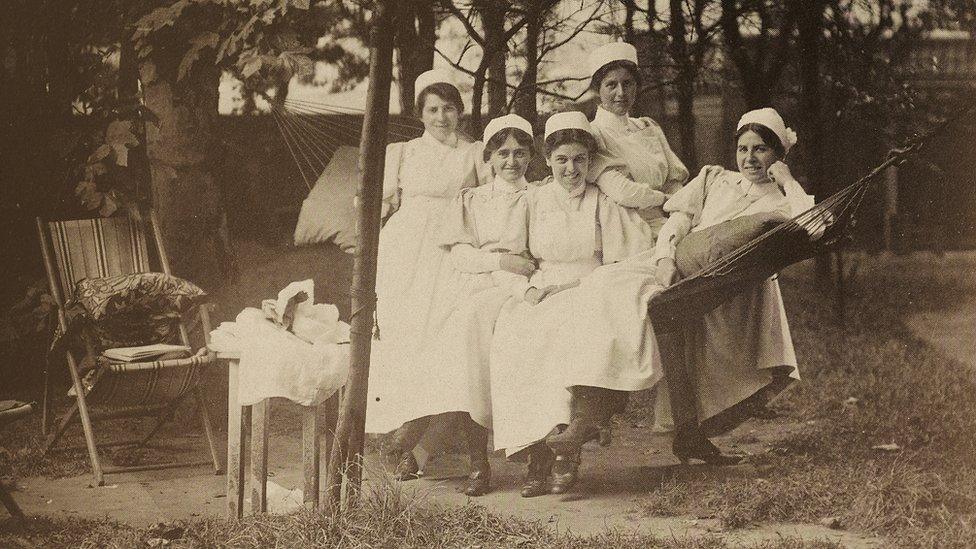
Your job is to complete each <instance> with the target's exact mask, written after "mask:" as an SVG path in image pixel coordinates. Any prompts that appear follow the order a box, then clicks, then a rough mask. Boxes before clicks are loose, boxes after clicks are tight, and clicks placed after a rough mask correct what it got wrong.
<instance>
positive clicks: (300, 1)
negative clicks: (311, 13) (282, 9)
mask: <svg viewBox="0 0 976 549" xmlns="http://www.w3.org/2000/svg"><path fill="white" fill-rule="evenodd" d="M289 3H290V4H291V5H292V6H295V7H296V8H298V9H300V10H307V9H308V5H309V3H310V2H309V0H289Z"/></svg>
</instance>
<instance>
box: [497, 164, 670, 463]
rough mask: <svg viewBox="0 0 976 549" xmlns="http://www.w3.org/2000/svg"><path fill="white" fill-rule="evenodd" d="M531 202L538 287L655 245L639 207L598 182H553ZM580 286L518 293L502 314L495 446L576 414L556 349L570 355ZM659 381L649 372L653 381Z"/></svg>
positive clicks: (537, 433) (510, 449)
mask: <svg viewBox="0 0 976 549" xmlns="http://www.w3.org/2000/svg"><path fill="white" fill-rule="evenodd" d="M526 205H527V214H528V217H529V222H528V226H529V248H530V251H531V253H532V255H533V256H534V257H535V258H537V259H538V260H539V270H538V271H537V272H536V273H535V274H534V275H533V276H532V278H531V281H530V283H531V284H532V286H535V287H539V288H542V287H544V286H548V285H560V284H565V283H569V282H573V281H575V280H580V279H584V280H585V277H586V276H587V275H588V274H590V273H592V272H593V271H594V270H595V269H597V268H598V267H600V265H601V264H603V263H604V262H607V263H609V262H613V261H620V260H623V259H626V258H627V257H630V256H632V255H637V254H639V253H642V252H646V251H648V250H650V249H651V247H652V245H653V241H652V239H651V230H650V228H649V227H648V226H647V224H646V223H645V222H644V221H643V220H642V219H641V218H640V217H639V216H638V214H637V212H636V211H635V210H632V209H628V208H624V207H622V206H619V205H618V204H616V203H614V202H613V201H611V200H610V199H609V198H608V197H607V196H605V195H604V194H603V193H601V192H600V190H599V189H598V188H597V187H595V186H592V185H586V186H585V187H583V188H580V189H575V190H574V191H573V192H569V191H567V190H566V189H564V188H563V187H562V186H560V185H559V184H558V183H556V182H549V183H548V184H546V185H544V186H542V187H538V188H534V189H530V190H529V191H528V192H527V193H526ZM577 290H578V288H577V289H570V290H565V291H562V292H559V293H557V294H554V295H552V296H550V297H547V298H546V299H544V300H543V301H542V302H541V303H539V304H538V305H534V306H533V305H531V304H529V303H528V302H526V301H525V300H524V299H515V298H511V299H509V300H508V301H507V302H506V303H505V304H504V306H503V307H502V310H501V312H500V313H499V315H498V320H497V322H496V324H495V334H494V337H493V339H492V343H491V356H490V368H491V398H492V420H493V427H494V442H495V447H496V448H505V450H506V453H507V454H509V455H512V454H514V453H516V452H518V451H519V450H521V449H523V448H524V447H526V446H527V445H529V444H532V443H534V442H536V441H538V440H540V439H542V438H543V437H544V436H545V435H546V434H548V433H549V431H550V430H552V429H553V427H555V426H557V425H559V424H565V423H568V422H569V419H570V397H571V395H570V392H569V391H568V390H567V389H566V383H565V381H564V379H563V376H564V374H565V372H566V368H567V365H566V364H565V363H560V361H559V359H558V358H556V359H553V358H551V357H565V356H566V351H567V345H568V340H567V332H566V329H567V326H568V323H569V321H570V317H571V316H572V314H574V311H575V309H576V307H577V304H576V303H575V299H576V297H575V294H576V291H577ZM607 290H608V291H609V288H608V289H607ZM620 322H627V320H626V319H621V320H620ZM592 329H593V330H597V331H601V332H602V331H605V330H607V329H609V327H608V326H603V325H597V326H592ZM607 337H613V335H612V334H607ZM590 366H591V367H592V368H593V369H594V370H599V369H601V368H612V365H607V364H590ZM655 381H656V378H649V379H648V380H647V383H649V384H653V383H654V382H655ZM641 386H643V385H642V384H641Z"/></svg>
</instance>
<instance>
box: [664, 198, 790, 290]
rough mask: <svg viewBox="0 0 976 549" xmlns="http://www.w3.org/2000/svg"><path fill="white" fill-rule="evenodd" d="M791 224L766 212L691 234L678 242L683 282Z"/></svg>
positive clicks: (679, 272)
mask: <svg viewBox="0 0 976 549" xmlns="http://www.w3.org/2000/svg"><path fill="white" fill-rule="evenodd" d="M784 221H787V218H786V217H785V216H783V215H782V214H780V213H776V212H762V213H757V214H752V215H744V216H741V217H736V218H735V219H730V220H728V221H724V222H722V223H718V224H716V225H712V226H711V227H708V228H705V229H702V230H700V231H695V232H692V233H689V234H688V235H686V236H685V237H684V238H682V239H681V241H680V242H678V245H677V247H676V248H675V254H674V262H675V265H676V266H677V269H678V274H679V275H681V277H682V278H684V277H686V276H689V275H692V274H695V273H697V272H698V271H700V270H702V269H703V268H704V267H705V266H706V265H708V264H709V263H711V262H713V261H716V260H718V259H720V258H721V257H723V256H724V255H725V254H727V253H729V252H731V251H733V250H735V249H737V248H739V247H740V246H743V245H745V244H747V243H749V242H750V241H751V240H752V239H753V238H756V237H757V236H759V235H761V234H762V233H764V232H766V231H768V230H769V229H772V228H773V227H775V226H776V225H778V224H780V223H782V222H784Z"/></svg>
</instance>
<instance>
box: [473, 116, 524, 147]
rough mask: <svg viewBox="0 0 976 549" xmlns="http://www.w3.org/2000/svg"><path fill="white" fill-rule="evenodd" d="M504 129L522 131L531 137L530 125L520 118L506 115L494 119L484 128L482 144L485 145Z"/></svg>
mask: <svg viewBox="0 0 976 549" xmlns="http://www.w3.org/2000/svg"><path fill="white" fill-rule="evenodd" d="M505 128H515V129H517V130H522V131H523V132H525V133H527V134H529V136H530V137H531V136H532V124H529V121H528V120H526V119H524V118H522V117H521V116H519V115H517V114H506V115H505V116H499V117H498V118H494V119H492V120H491V122H488V125H487V126H485V133H484V137H483V139H484V142H485V143H487V142H488V140H489V139H491V138H492V137H494V136H495V134H496V133H498V132H500V131H502V130H504V129H505Z"/></svg>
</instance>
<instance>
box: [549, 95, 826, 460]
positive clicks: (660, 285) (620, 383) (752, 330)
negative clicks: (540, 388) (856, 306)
mask: <svg viewBox="0 0 976 549" xmlns="http://www.w3.org/2000/svg"><path fill="white" fill-rule="evenodd" d="M738 128H739V129H738V131H737V133H736V161H737V164H738V166H739V169H740V172H733V171H729V170H725V169H723V168H721V167H719V166H706V167H705V168H703V169H702V171H701V173H700V174H699V175H698V177H696V178H695V179H693V180H692V181H691V182H689V183H688V185H686V186H685V187H684V188H682V189H681V190H679V191H678V192H677V193H676V194H675V195H674V196H673V197H672V198H671V199H670V200H669V201H668V202H667V203H666V204H665V210H666V211H667V212H668V213H670V214H671V216H670V217H669V218H668V221H667V222H666V223H665V225H664V226H663V228H662V230H661V234H660V237H659V238H658V241H657V247H656V250H655V251H654V252H653V253H650V252H648V253H645V254H642V255H641V256H638V257H635V258H632V259H630V260H627V261H624V262H621V263H619V264H616V265H612V266H608V267H603V268H601V269H597V270H596V271H594V272H593V273H592V274H591V275H590V276H588V277H586V278H584V279H583V280H582V282H581V284H580V286H579V287H578V288H575V289H573V290H571V291H567V292H565V295H566V297H567V298H569V297H572V303H571V304H569V305H567V306H566V310H565V311H564V312H563V314H564V315H565V316H566V317H567V318H569V321H567V322H566V323H565V324H564V326H563V330H562V332H563V333H562V336H561V337H562V338H563V340H564V341H563V343H562V344H560V345H556V346H554V349H556V350H557V351H556V352H553V353H552V354H551V355H550V356H548V357H546V362H545V363H544V364H543V366H542V367H541V369H542V370H545V371H548V372H554V371H559V372H560V374H559V375H560V376H561V380H562V382H563V384H564V385H565V386H567V387H572V386H575V385H592V384H594V383H601V384H604V386H610V387H620V388H623V387H625V386H626V384H627V383H628V382H629V380H631V379H635V378H639V377H640V376H642V375H644V376H649V377H650V378H654V379H656V378H660V377H661V374H662V372H663V375H664V378H665V379H666V380H667V382H668V385H667V386H668V390H669V392H670V409H669V408H668V407H667V406H660V405H659V406H658V407H657V413H658V414H661V415H663V416H667V415H668V413H669V412H670V414H671V415H672V416H673V420H674V430H675V438H674V441H673V443H672V449H673V451H674V453H675V455H676V456H677V457H678V458H679V459H680V460H681V461H682V462H687V461H688V460H689V459H692V458H694V459H700V460H703V461H706V462H708V463H712V464H731V463H735V462H737V461H738V458H736V457H735V456H726V455H723V454H722V453H721V452H720V451H719V450H718V448H716V447H715V446H714V445H713V444H712V443H711V442H710V441H709V440H708V438H707V437H708V436H712V435H714V434H717V433H719V432H722V431H724V430H727V429H729V428H731V427H734V426H735V425H737V424H738V423H739V422H741V421H743V420H744V419H747V418H748V417H749V415H750V412H751V411H752V410H754V409H755V408H754V406H755V405H756V404H757V403H764V402H765V401H766V400H767V399H768V398H769V397H771V396H772V395H774V394H775V393H776V392H778V391H779V390H781V389H782V388H783V387H785V386H786V384H787V383H788V382H789V381H790V380H791V379H796V378H797V377H798V374H797V369H796V357H795V355H794V352H793V344H792V340H791V338H790V333H789V327H788V325H787V322H786V315H785V312H784V311H783V302H782V298H781V297H780V292H779V286H778V284H777V282H776V280H775V278H772V279H769V280H766V281H764V282H763V283H762V284H761V285H760V286H759V287H757V288H756V289H755V290H753V291H746V292H745V293H742V294H739V295H737V296H735V297H734V298H732V299H731V300H730V301H728V302H726V303H725V304H724V305H722V306H720V307H719V308H717V309H715V310H714V311H712V312H711V313H709V314H707V315H705V317H704V318H703V319H701V320H700V321H697V322H695V323H693V324H691V325H689V327H688V331H687V333H683V334H680V335H681V336H682V338H683V339H684V346H683V349H684V352H683V353H666V354H664V356H663V359H664V360H663V361H660V360H659V358H658V357H657V356H656V353H657V352H658V349H657V347H656V345H655V344H654V342H655V338H654V330H653V327H652V326H651V321H650V317H649V315H648V304H649V302H650V299H651V298H652V297H653V296H654V295H655V294H657V293H658V292H660V291H662V290H663V289H664V288H665V287H666V286H667V285H669V284H671V282H672V281H673V279H674V278H675V264H674V255H675V248H676V246H677V245H678V243H679V242H680V241H681V240H682V239H683V238H684V237H685V236H686V235H687V234H689V233H690V232H695V231H701V230H703V229H706V228H709V227H714V226H716V225H719V224H721V223H723V222H725V221H729V220H732V219H735V218H739V217H742V216H749V215H752V214H768V213H775V214H777V217H779V218H781V219H783V220H785V219H789V218H790V217H793V216H795V215H797V214H799V213H801V212H803V211H805V210H807V209H809V208H810V207H811V206H813V198H812V197H811V196H809V195H807V194H806V193H805V192H804V191H803V189H802V187H800V185H799V183H797V182H796V180H795V179H794V178H793V177H792V175H791V174H790V171H789V168H787V166H786V164H784V163H783V162H782V161H781V159H782V158H783V157H784V156H785V153H786V151H787V150H789V148H790V147H791V146H792V145H793V143H795V135H794V134H793V133H792V130H788V129H787V128H786V126H785V124H784V123H783V121H782V118H780V116H779V115H778V114H777V113H776V112H775V111H774V110H772V109H760V110H758V111H752V112H749V113H746V114H745V115H744V116H743V117H742V120H741V121H740V122H739V126H738ZM635 318H636V319H639V320H638V321H637V322H635V321H634V319H635ZM598 325H599V326H603V325H605V326H608V327H610V328H609V329H607V330H602V331H599V330H593V329H592V327H593V326H598ZM641 334H643V335H641ZM662 350H663V349H662ZM607 356H610V357H613V359H612V360H611V361H609V362H607V361H606V359H605V357H607ZM608 363H609V364H612V365H613V367H612V368H610V369H608V368H607V367H606V365H607V364H608ZM657 420H658V421H657V422H658V423H659V424H662V423H667V418H666V417H664V418H662V417H659V418H657ZM598 433H599V425H597V423H596V422H595V421H593V420H592V419H588V418H586V417H581V418H579V419H578V420H577V421H574V422H573V423H572V424H571V425H570V427H569V428H568V429H566V430H565V431H564V432H563V433H560V434H556V435H553V436H551V437H549V439H548V442H549V445H550V447H551V448H552V449H553V450H554V451H555V452H556V454H557V455H565V456H567V458H566V459H570V460H571V459H573V457H574V456H576V455H578V453H579V448H580V446H581V445H582V444H583V443H585V442H586V441H588V440H591V439H593V438H595V437H596V436H597V435H598ZM567 434H570V435H572V436H566V435H567Z"/></svg>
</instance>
